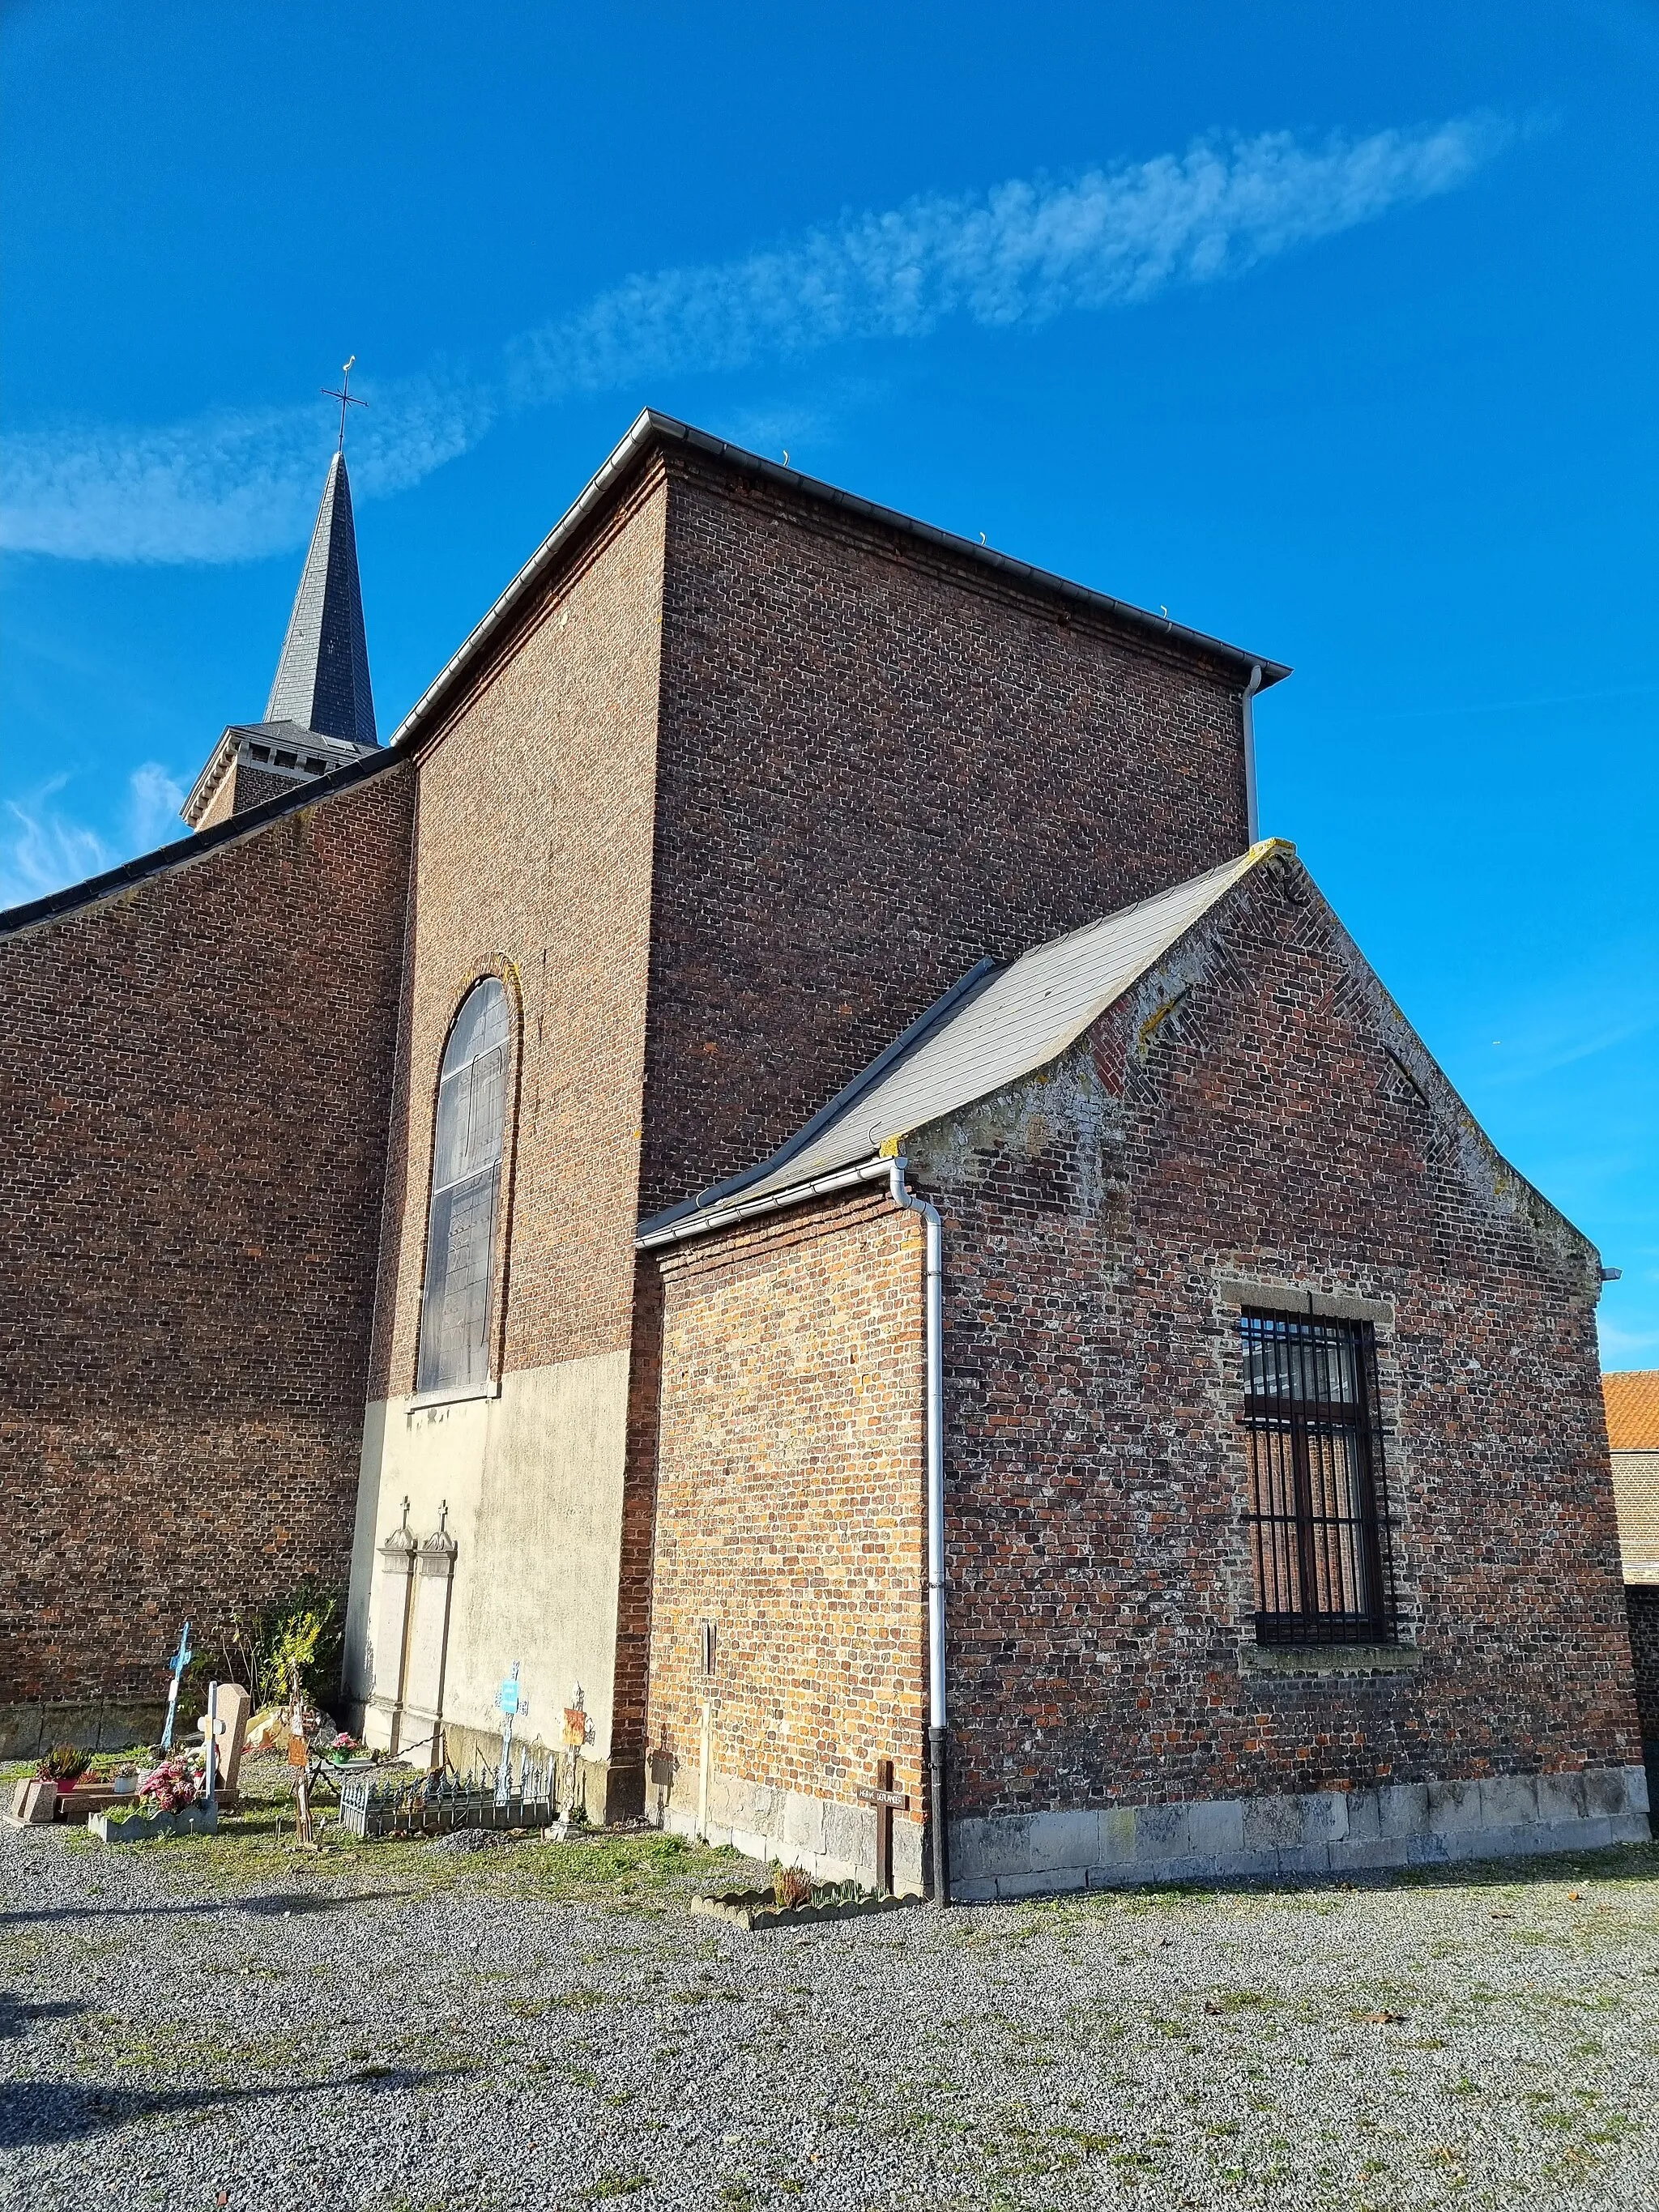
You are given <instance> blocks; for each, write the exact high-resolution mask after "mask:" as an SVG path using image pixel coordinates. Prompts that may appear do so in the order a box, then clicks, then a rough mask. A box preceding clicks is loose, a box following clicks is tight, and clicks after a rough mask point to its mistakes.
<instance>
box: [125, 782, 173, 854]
mask: <svg viewBox="0 0 1659 2212" xmlns="http://www.w3.org/2000/svg"><path fill="white" fill-rule="evenodd" d="M184 803H185V787H184V786H183V784H181V783H179V781H177V780H176V779H175V778H174V777H173V776H170V775H168V774H167V770H166V769H164V768H163V767H162V766H161V763H160V762H159V761H146V762H145V763H143V767H142V768H136V769H134V770H133V771H132V774H131V775H130V776H129V777H128V779H127V841H128V842H129V843H130V844H131V845H133V846H135V847H136V848H137V850H138V851H139V852H141V853H144V852H148V851H149V850H150V848H152V847H154V846H156V845H162V844H166V843H167V842H169V841H170V840H171V839H173V838H174V837H181V836H183V835H184V834H185V829H184V824H183V823H182V822H181V821H180V820H179V808H180V807H181V806H182V805H184Z"/></svg>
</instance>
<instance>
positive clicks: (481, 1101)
mask: <svg viewBox="0 0 1659 2212" xmlns="http://www.w3.org/2000/svg"><path fill="white" fill-rule="evenodd" d="M506 1097H507V993H506V992H505V990H503V988H502V987H501V984H500V982H499V981H497V980H496V979H495V976H493V975H490V976H486V978H485V979H484V981H483V982H482V983H479V984H477V985H475V987H473V989H472V990H471V991H470V992H469V993H468V994H467V996H466V998H465V1001H464V1002H463V1004H462V1006H461V1011H460V1012H459V1014H458V1015H457V1016H456V1018H455V1026H454V1028H453V1030H451V1031H450V1033H449V1043H448V1045H447V1048H446V1049H445V1052H444V1064H443V1069H442V1072H441V1075H440V1077H439V1079H438V1113H437V1120H436V1124H435V1129H434V1134H433V1146H432V1206H431V1211H430V1212H429V1214H428V1218H427V1232H426V1286H425V1288H424V1290H423V1291H422V1295H421V1356H420V1362H419V1365H418V1367H417V1370H416V1389H417V1390H448V1389H465V1387H466V1386H467V1385H468V1384H469V1383H480V1384H482V1383H486V1382H488V1381H489V1299H490V1289H491V1284H492V1281H493V1279H494V1276H495V1199H496V1194H497V1192H498V1190H499V1189H500V1187H501V1127H502V1120H503V1115H504V1111H505V1106H506Z"/></svg>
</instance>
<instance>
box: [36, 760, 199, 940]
mask: <svg viewBox="0 0 1659 2212" xmlns="http://www.w3.org/2000/svg"><path fill="white" fill-rule="evenodd" d="M68 781H69V779H68V778H67V777H66V776H61V775H60V776H56V777H54V778H53V779H52V781H51V782H50V783H46V784H43V785H42V786H41V787H40V788H39V789H38V790H36V791H34V792H32V793H28V794H27V795H26V796H25V797H24V798H22V799H7V800H6V801H5V802H4V805H3V808H0V908H5V907H12V906H22V905H24V904H26V903H27V901H29V900H30V899H38V898H44V897H46V894H47V893H48V892H49V891H55V890H58V888H59V887H60V885H62V884H72V883H77V882H79V881H80V880H81V878H82V877H84V876H95V875H97V874H99V873H100V872H101V871H102V870H103V869H105V868H112V867H114V866H115V865H116V863H117V862H118V860H122V859H124V858H125V856H126V855H127V854H130V853H143V852H148V851H151V850H153V849H154V848H155V847H156V846H157V845H164V844H169V843H171V842H173V839H174V838H177V837H182V836H185V834H186V833H185V825H184V823H182V822H181V821H180V820H179V807H180V806H181V805H183V803H184V799H185V792H184V787H183V786H182V785H181V784H179V781H177V779H176V778H175V777H173V776H172V775H169V774H168V772H167V769H165V768H163V767H162V766H161V763H160V762H159V761H145V762H144V763H143V766H142V767H139V768H136V769H134V770H133V771H132V774H131V775H130V776H129V777H128V778H127V787H126V793H125V806H124V808H123V810H122V819H121V836H120V842H119V846H118V847H117V846H115V845H113V844H112V843H111V842H110V841H109V839H108V838H107V837H106V836H105V835H103V834H102V833H101V832H100V831H99V830H97V829H94V828H93V827H92V826H91V824H90V823H86V822H82V821H81V820H79V819H78V818H77V817H76V816H75V815H73V814H71V813H69V812H66V811H65V810H64V807H63V806H62V805H61V804H60V801H61V799H62V795H63V793H64V787H65V786H66V784H67V783H68Z"/></svg>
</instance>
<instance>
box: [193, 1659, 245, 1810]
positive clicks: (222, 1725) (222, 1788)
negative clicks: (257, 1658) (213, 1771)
mask: <svg viewBox="0 0 1659 2212" xmlns="http://www.w3.org/2000/svg"><path fill="white" fill-rule="evenodd" d="M251 1704H252V1699H250V1698H249V1696H248V1693H247V1692H246V1690H245V1689H244V1688H243V1687H242V1686H241V1684H240V1682H221V1683H220V1685H219V1699H218V1705H219V1712H218V1725H217V1727H216V1729H215V1730H214V1741H215V1743H216V1746H217V1747H218V1756H217V1759H216V1768H217V1772H218V1794H219V1799H220V1802H221V1803H224V1804H234V1802H235V1801H236V1778H237V1776H238V1775H239V1774H240V1771H241V1767H242V1747H243V1745H244V1743H245V1742H246V1738H247V1717H248V1708H249V1706H250V1705H251ZM196 1725H197V1728H198V1729H200V1730H201V1732H202V1735H203V1737H204V1739H205V1737H206V1735H207V1731H208V1716H207V1715H206V1714H205V1713H204V1714H203V1715H202V1717H201V1718H200V1720H198V1721H197V1723H196Z"/></svg>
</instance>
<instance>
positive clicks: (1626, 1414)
mask: <svg viewBox="0 0 1659 2212" xmlns="http://www.w3.org/2000/svg"><path fill="white" fill-rule="evenodd" d="M1601 1395H1602V1397H1603V1398H1604V1399H1605V1400H1606V1401H1607V1442H1608V1443H1609V1444H1610V1445H1611V1447H1612V1448H1613V1450H1614V1451H1659V1367H1637V1368H1632V1369H1629V1370H1626V1372H1625V1373H1623V1374H1620V1375H1604V1376H1602V1377H1601Z"/></svg>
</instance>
